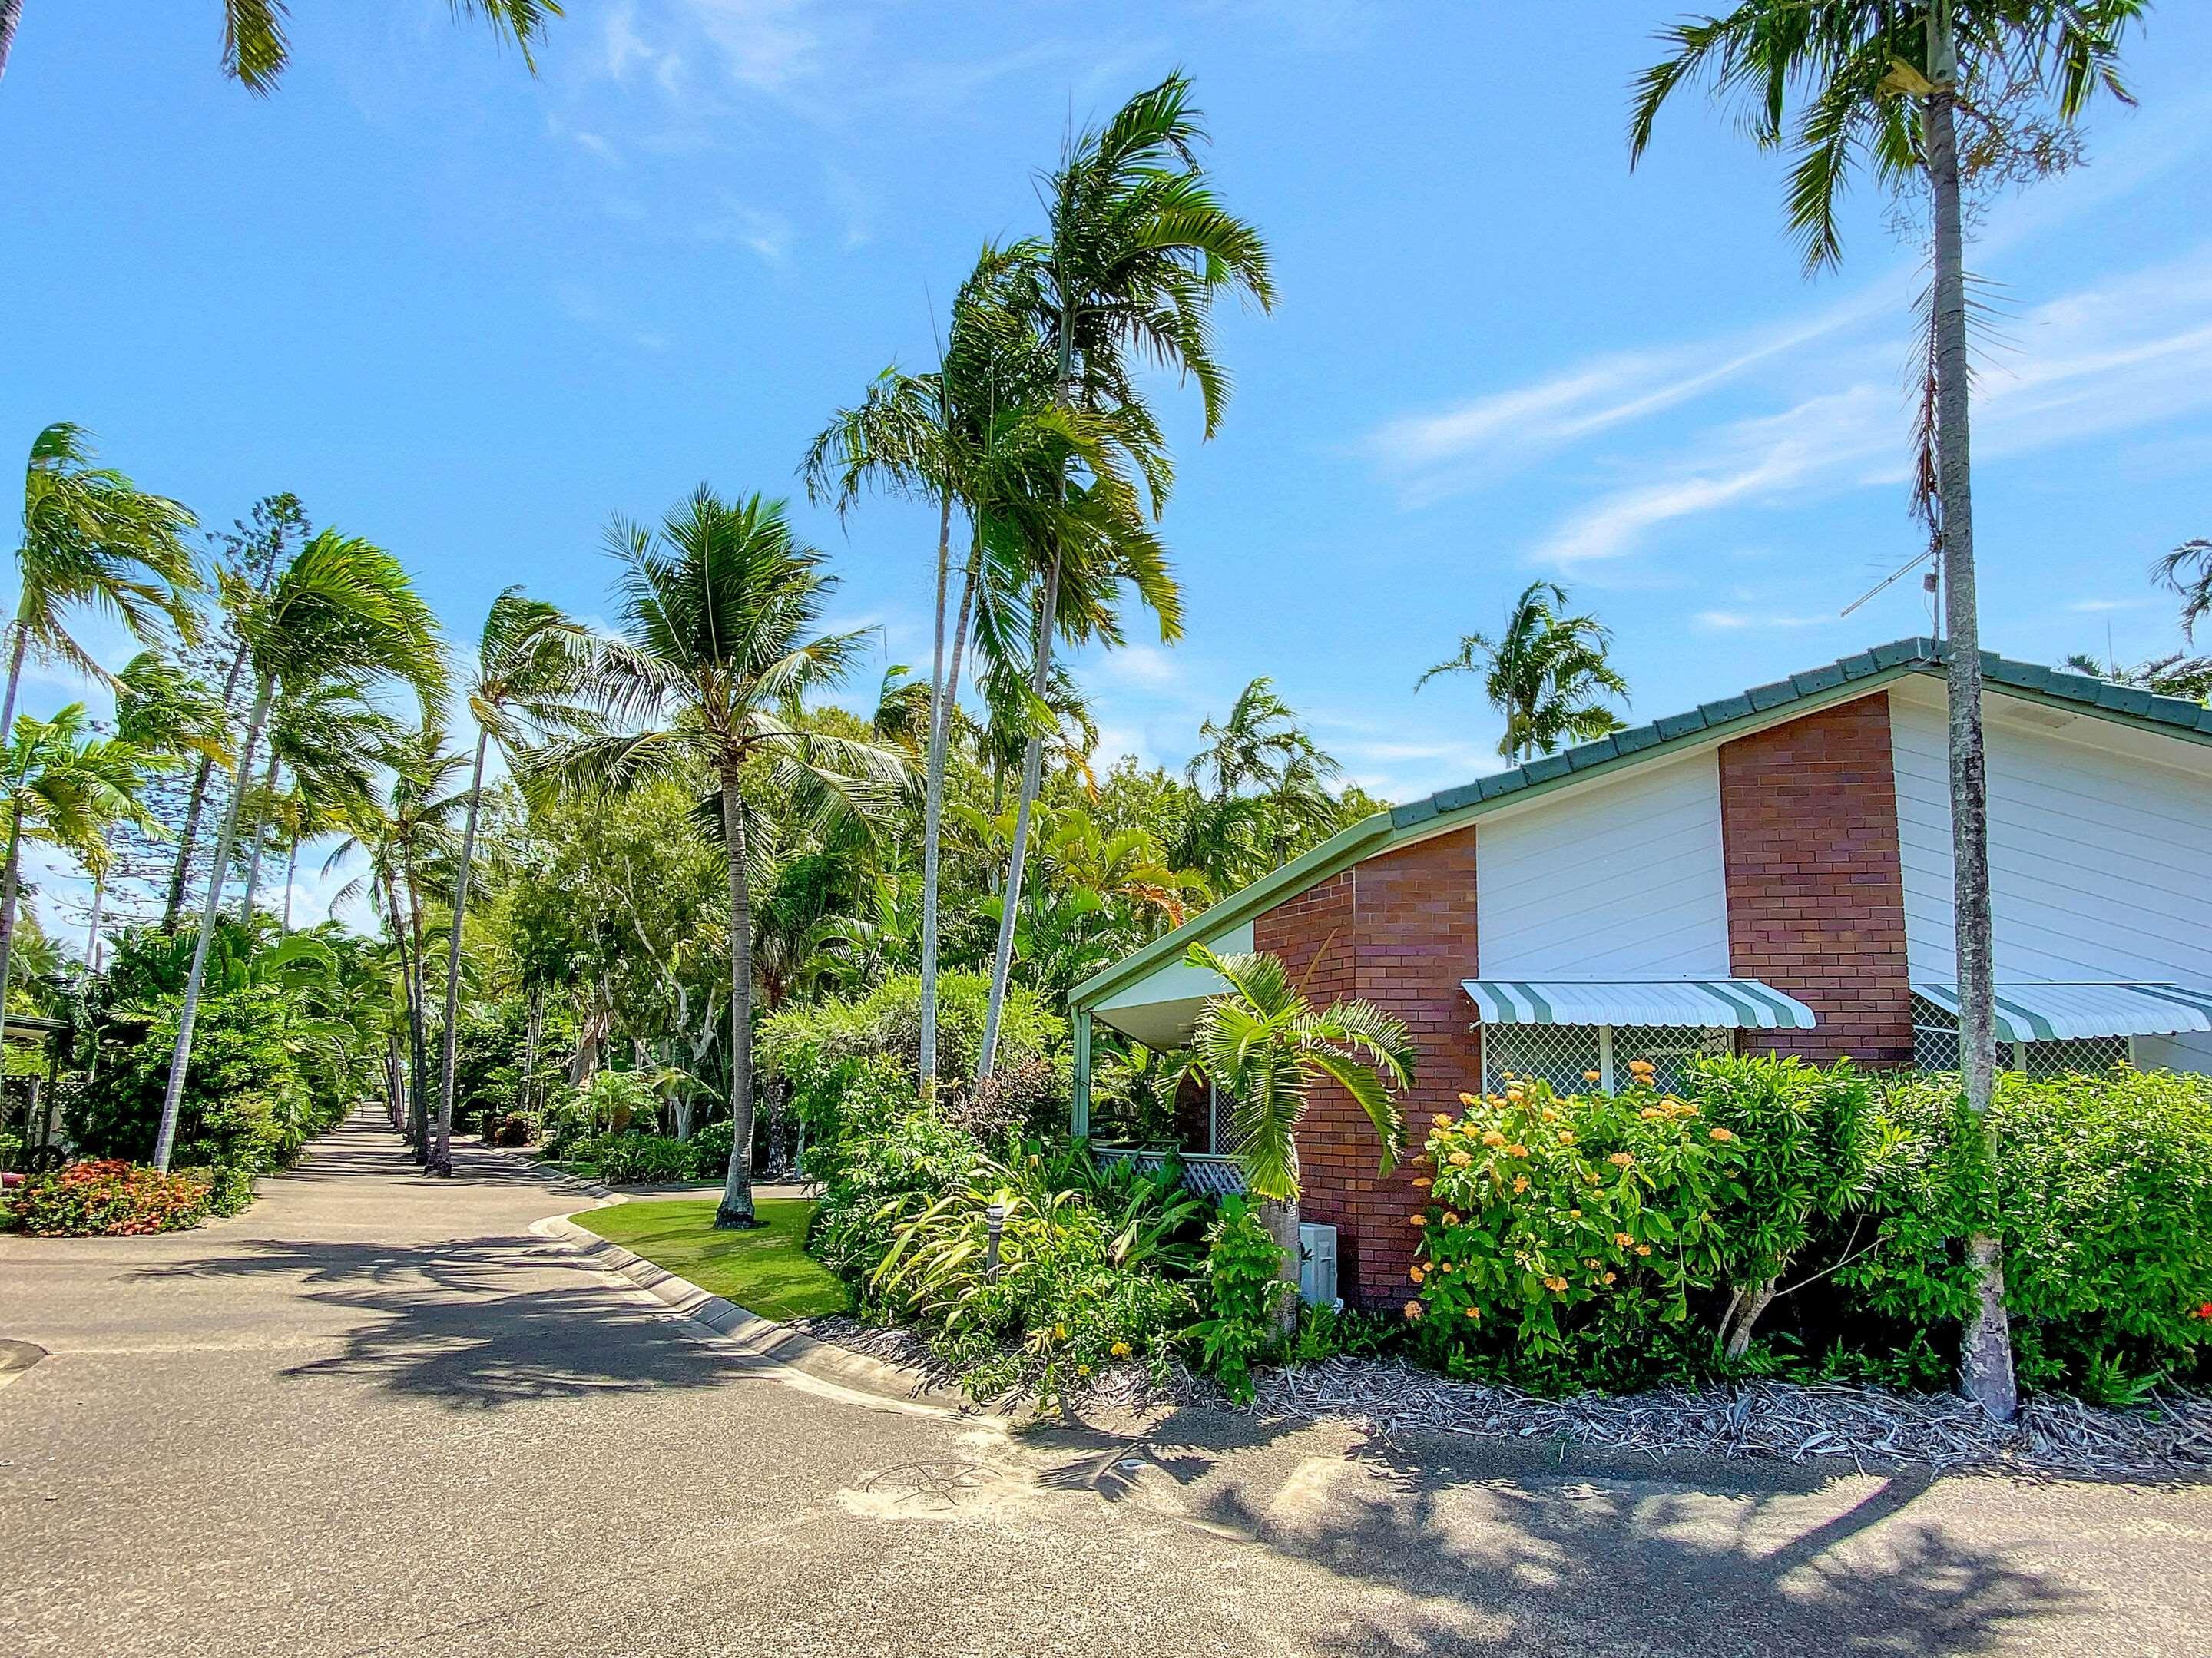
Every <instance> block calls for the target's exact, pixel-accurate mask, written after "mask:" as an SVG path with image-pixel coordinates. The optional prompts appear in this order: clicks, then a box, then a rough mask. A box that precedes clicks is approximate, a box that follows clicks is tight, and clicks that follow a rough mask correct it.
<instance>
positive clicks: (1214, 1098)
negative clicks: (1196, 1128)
mask: <svg viewBox="0 0 2212 1658" xmlns="http://www.w3.org/2000/svg"><path fill="white" fill-rule="evenodd" d="M1206 1114H1207V1119H1208V1121H1207V1126H1206V1129H1207V1132H1206V1150H1207V1151H1210V1152H1212V1154H1213V1155H1214V1156H1215V1157H1235V1156H1236V1155H1237V1147H1239V1146H1240V1145H1243V1143H1244V1137H1243V1135H1241V1134H1239V1133H1237V1123H1236V1120H1235V1118H1234V1116H1233V1114H1232V1110H1231V1104H1230V1100H1229V1096H1227V1095H1226V1094H1224V1093H1223V1092H1222V1091H1221V1090H1219V1089H1218V1088H1216V1087H1214V1086H1213V1084H1211V1083H1208V1084H1206Z"/></svg>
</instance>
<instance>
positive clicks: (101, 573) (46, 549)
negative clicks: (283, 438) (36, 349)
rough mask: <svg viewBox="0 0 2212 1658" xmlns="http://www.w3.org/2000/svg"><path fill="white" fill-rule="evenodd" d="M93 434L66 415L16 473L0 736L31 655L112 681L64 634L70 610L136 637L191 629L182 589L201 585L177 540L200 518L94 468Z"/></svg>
mask: <svg viewBox="0 0 2212 1658" xmlns="http://www.w3.org/2000/svg"><path fill="white" fill-rule="evenodd" d="M92 463H93V450H92V440H91V438H90V435H89V434H88V433H87V432H86V431H85V430H84V428H82V427H81V426H76V425H72V424H71V423H70V422H67V421H63V422H58V423H57V424H55V425H52V426H49V427H48V428H46V430H45V431H43V432H41V433H40V434H39V435H38V436H37V437H36V438H34V439H33V440H32V442H31V459H30V464H29V465H28V466H27V468H26V469H25V471H24V477H23V539H22V542H21V544H20V545H18V546H17V548H16V550H15V574H16V576H17V579H18V580H20V581H21V584H22V592H21V597H20V598H18V599H17V600H16V603H15V621H14V623H13V624H12V632H13V634H14V635H15V636H14V639H13V640H12V641H10V643H9V651H8V688H7V690H6V692H5V693H4V695H0V732H9V731H13V730H14V729H15V700H16V695H17V694H18V692H19V691H20V690H21V688H22V683H23V665H24V663H25V661H26V660H27V659H29V658H30V657H31V656H32V655H33V654H35V655H37V656H38V657H39V658H40V659H44V660H52V661H60V662H64V663H66V664H67V665H69V666H70V667H72V668H74V669H76V671H78V672H79V673H82V674H83V675H85V676H86V677H88V678H92V679H96V680H99V681H100V683H103V684H107V685H112V684H113V683H115V681H114V677H113V676H112V675H111V674H109V673H108V672H107V671H106V669H104V668H102V667H101V666H100V664H98V663H97V662H95V661H94V660H93V659H92V657H91V655H90V653H88V652H87V651H86V650H85V648H84V647H83V646H82V645H80V644H78V643H77V641H76V639H75V638H74V637H72V636H71V635H70V631H69V624H70V619H71V616H72V613H73V612H75V611H77V610H86V609H90V610H101V611H105V612H106V613H107V614H108V615H110V616H114V617H115V618H116V619H117V620H118V621H119V622H121V623H122V624H123V625H124V627H125V629H128V630H129V632H130V633H131V636H132V637H133V638H136V639H138V640H140V641H144V640H147V639H149V638H151V637H153V636H155V635H159V634H160V633H161V632H163V631H165V630H170V629H173V630H174V631H176V632H179V633H189V632H190V631H191V628H192V625H193V619H194V618H193V616H192V611H191V607H190V604H188V602H187V599H186V595H187V594H189V593H190V592H192V591H193V590H194V589H196V588H197V586H198V585H199V579H198V575H197V572H196V571H195V570H194V569H193V568H192V556H191V552H190V551H189V550H187V549H186V547H185V543H184V535H185V531H187V530H190V529H191V528H192V526H193V525H195V524H196V523H197V519H194V518H193V517H192V515H191V512H190V511H189V510H188V509H187V508H186V507H183V506H182V505H180V504H179V503H178V502H176V501H171V500H170V499H169V498H168V497H167V495H149V494H148V493H146V492H145V491H144V490H143V489H139V488H138V486H137V484H135V483H131V480H130V479H129V478H127V477H124V475H123V474H122V473H120V472H118V471H112V470H111V469H109V468H107V467H103V466H94V465H93V464H92Z"/></svg>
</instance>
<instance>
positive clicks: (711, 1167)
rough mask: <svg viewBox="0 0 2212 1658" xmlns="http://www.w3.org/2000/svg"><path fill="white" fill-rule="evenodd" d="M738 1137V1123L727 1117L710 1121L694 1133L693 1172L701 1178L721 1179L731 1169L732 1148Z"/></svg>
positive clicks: (692, 1145)
mask: <svg viewBox="0 0 2212 1658" xmlns="http://www.w3.org/2000/svg"><path fill="white" fill-rule="evenodd" d="M737 1138H738V1131H737V1125H736V1124H734V1123H732V1121H730V1120H729V1119H728V1118H727V1117H724V1118H722V1119H720V1121H716V1122H710V1123H708V1125H707V1126H706V1127H704V1128H702V1129H701V1130H700V1131H699V1132H698V1133H696V1134H694V1135H693V1136H692V1137H691V1139H690V1142H689V1144H690V1147H691V1173H692V1174H693V1175H694V1176H696V1178H697V1179H700V1180H720V1179H721V1178H722V1177H723V1176H724V1175H727V1174H728V1173H729V1171H730V1148H731V1147H732V1145H734V1144H735V1143H736V1141H737Z"/></svg>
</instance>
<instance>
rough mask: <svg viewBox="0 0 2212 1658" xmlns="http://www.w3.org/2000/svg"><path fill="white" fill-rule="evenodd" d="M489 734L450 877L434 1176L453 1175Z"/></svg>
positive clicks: (480, 742) (483, 735) (472, 778)
mask: <svg viewBox="0 0 2212 1658" xmlns="http://www.w3.org/2000/svg"><path fill="white" fill-rule="evenodd" d="M490 741H491V733H490V732H484V731H480V732H477V759H476V768H475V769H474V770H473V771H472V772H471V773H470V774H469V815H468V819H467V822H466V824H465V827H464V828H463V829H462V830H461V867H460V870H459V872H458V873H457V874H455V876H454V877H453V933H452V936H451V937H449V938H447V940H446V1034H445V1043H444V1053H443V1054H441V1057H440V1059H439V1062H438V1127H437V1132H436V1133H434V1134H433V1135H432V1136H431V1138H430V1166H429V1172H430V1173H431V1174H433V1175H450V1174H452V1173H453V1072H454V1068H455V1066H456V1065H457V1064H458V1063H459V1059H460V1051H461V1050H460V1029H461V924H462V923H463V922H464V921H465V920H467V918H468V910H469V865H470V864H471V863H472V862H474V861H475V859H476V855H477V809H478V808H479V807H480V806H482V805H483V768H484V749H485V746H486V745H487V744H489V743H490Z"/></svg>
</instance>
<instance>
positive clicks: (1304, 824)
mask: <svg viewBox="0 0 2212 1658" xmlns="http://www.w3.org/2000/svg"><path fill="white" fill-rule="evenodd" d="M1198 738H1199V743H1200V748H1199V750H1198V752H1197V753H1196V754H1194V755H1193V756H1191V759H1190V763H1189V764H1188V766H1187V767H1185V768H1184V769H1183V778H1184V780H1185V781H1186V782H1188V784H1189V785H1190V787H1191V791H1192V793H1194V795H1195V796H1196V797H1197V801H1196V804H1195V808H1194V811H1192V813H1191V815H1190V818H1189V820H1188V823H1185V825H1184V826H1183V829H1182V835H1181V839H1180V843H1179V844H1178V846H1177V847H1176V855H1177V857H1178V859H1180V860H1181V861H1182V863H1184V864H1187V865H1190V866H1191V867H1193V868H1195V869H1200V870H1202V871H1204V872H1205V873H1206V878H1207V879H1208V880H1209V881H1211V882H1212V884H1214V886H1215V887H1216V889H1217V890H1221V891H1228V890H1231V889H1233V888H1235V887H1237V886H1241V885H1243V884H1244V883H1245V882H1246V881H1247V880H1249V879H1251V878H1253V877H1254V876H1255V875H1257V874H1261V873H1264V872H1266V871H1267V869H1272V868H1274V867H1276V866H1277V865H1280V864H1281V863H1282V862H1283V861H1284V860H1285V858H1286V857H1287V856H1288V855H1289V850H1290V847H1291V845H1292V844H1294V843H1295V842H1296V841H1300V840H1314V839H1319V838H1322V836H1325V835H1328V834H1329V833H1332V832H1333V831H1334V829H1335V828H1336V820H1337V817H1338V814H1339V812H1340V806H1339V804H1338V802H1337V799H1336V797H1335V796H1334V795H1333V794H1332V793H1329V786H1330V785H1331V784H1333V783H1334V782H1335V781H1336V780H1338V779H1339V778H1340V777H1341V776H1342V775H1343V768H1342V767H1340V765H1338V764H1337V762H1336V760H1335V758H1334V756H1331V755H1329V754H1328V753H1326V752H1325V751H1323V750H1322V747H1321V745H1320V744H1317V743H1316V742H1315V741H1314V740H1313V738H1312V737H1311V735H1310V734H1309V733H1308V732H1306V731H1305V729H1304V727H1303V726H1300V725H1299V724H1298V723H1297V714H1296V713H1295V712H1294V711H1293V710H1292V709H1291V706H1290V704H1289V703H1287V702H1285V701H1283V699H1282V697H1281V696H1280V695H1278V694H1277V693H1276V690H1275V687H1274V682H1273V680H1270V679H1266V678H1261V679H1255V680H1254V681H1252V683H1249V685H1247V686H1245V688H1244V689H1243V690H1242V691H1240V692H1239V693H1238V694H1237V701H1235V703H1233V704H1232V705H1231V708H1230V710H1229V717H1228V719H1227V720H1225V721H1223V722H1221V723H1218V724H1217V723H1216V722H1215V721H1213V720H1211V719H1209V720H1206V723H1205V724H1203V725H1202V726H1200V727H1199V728H1198ZM1255 865H1260V867H1259V868H1256V869H1255V867H1254V866H1255Z"/></svg>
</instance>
